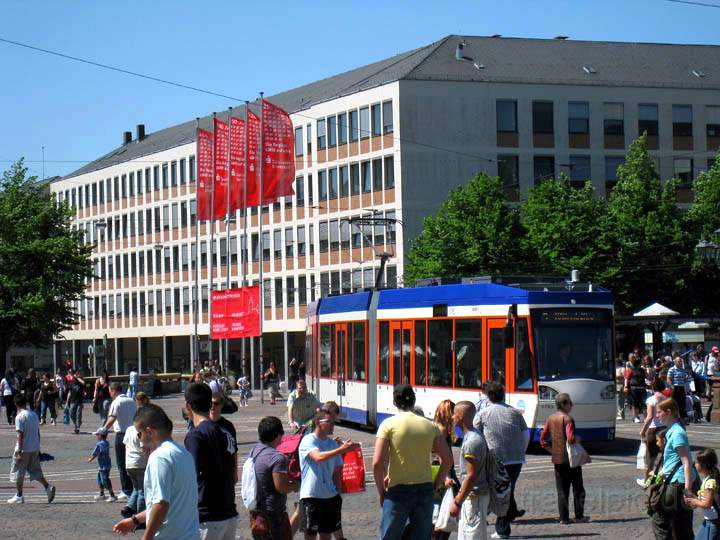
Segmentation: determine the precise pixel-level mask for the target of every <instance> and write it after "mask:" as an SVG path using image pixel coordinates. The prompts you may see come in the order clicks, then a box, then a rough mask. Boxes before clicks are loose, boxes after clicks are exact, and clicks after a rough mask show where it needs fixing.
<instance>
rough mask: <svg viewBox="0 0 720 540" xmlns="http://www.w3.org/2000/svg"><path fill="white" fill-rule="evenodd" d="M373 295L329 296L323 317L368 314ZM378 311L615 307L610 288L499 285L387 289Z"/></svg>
mask: <svg viewBox="0 0 720 540" xmlns="http://www.w3.org/2000/svg"><path fill="white" fill-rule="evenodd" d="M371 294H372V293H371V292H369V291H363V292H358V293H352V294H343V295H338V296H327V297H324V298H323V299H322V301H321V302H320V306H319V308H320V309H319V313H320V314H321V315H325V314H331V313H344V312H348V311H367V309H368V308H369V306H370V298H371ZM379 295H380V298H379V302H378V309H407V308H423V307H432V306H433V305H436V304H447V305H448V306H471V305H504V304H538V305H548V304H551V305H552V304H557V305H573V304H580V305H598V306H600V305H612V303H613V300H612V294H611V293H610V291H608V290H607V289H603V288H597V289H596V290H594V291H587V290H584V291H572V290H558V289H555V290H547V291H546V290H538V288H537V287H532V286H530V287H523V286H513V287H511V286H507V285H498V284H495V283H473V284H457V285H438V286H431V287H417V288H403V289H383V290H381V291H379Z"/></svg>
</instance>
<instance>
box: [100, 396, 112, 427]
mask: <svg viewBox="0 0 720 540" xmlns="http://www.w3.org/2000/svg"><path fill="white" fill-rule="evenodd" d="M109 410H110V400H109V399H105V400H103V402H102V403H101V404H100V410H99V412H98V414H99V415H100V427H103V426H104V425H105V421H106V420H107V417H108V411H109Z"/></svg>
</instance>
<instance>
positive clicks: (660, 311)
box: [633, 302, 680, 318]
mask: <svg viewBox="0 0 720 540" xmlns="http://www.w3.org/2000/svg"><path fill="white" fill-rule="evenodd" d="M675 315H680V314H679V313H678V312H677V311H673V310H672V309H670V308H668V307H665V306H663V305H662V304H658V303H657V302H655V303H654V304H652V305H649V306H648V307H646V308H645V309H642V310H640V311H638V312H637V313H633V317H655V318H658V317H673V316H675Z"/></svg>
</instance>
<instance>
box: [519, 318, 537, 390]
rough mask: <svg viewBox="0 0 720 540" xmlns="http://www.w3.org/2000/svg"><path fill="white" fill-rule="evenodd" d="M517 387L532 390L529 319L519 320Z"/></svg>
mask: <svg viewBox="0 0 720 540" xmlns="http://www.w3.org/2000/svg"><path fill="white" fill-rule="evenodd" d="M515 389H516V390H532V389H533V380H532V360H531V359H530V342H529V340H528V323H527V319H518V321H517V339H516V343H515Z"/></svg>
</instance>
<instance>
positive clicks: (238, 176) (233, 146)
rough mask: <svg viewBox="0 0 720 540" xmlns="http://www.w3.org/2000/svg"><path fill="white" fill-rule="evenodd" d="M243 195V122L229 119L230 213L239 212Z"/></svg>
mask: <svg viewBox="0 0 720 540" xmlns="http://www.w3.org/2000/svg"><path fill="white" fill-rule="evenodd" d="M244 193H245V122H244V121H243V120H240V119H239V118H235V117H232V118H231V119H230V211H231V212H234V211H235V210H241V209H242V208H243V203H244Z"/></svg>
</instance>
